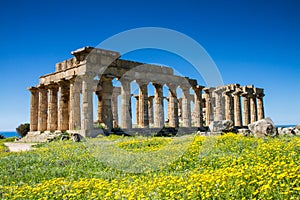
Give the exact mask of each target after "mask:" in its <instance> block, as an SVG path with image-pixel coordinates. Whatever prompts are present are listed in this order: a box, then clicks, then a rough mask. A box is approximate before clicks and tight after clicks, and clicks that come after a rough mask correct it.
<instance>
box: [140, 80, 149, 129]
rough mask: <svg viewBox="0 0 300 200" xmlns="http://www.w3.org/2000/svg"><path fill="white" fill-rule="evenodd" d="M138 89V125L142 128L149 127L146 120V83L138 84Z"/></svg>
mask: <svg viewBox="0 0 300 200" xmlns="http://www.w3.org/2000/svg"><path fill="white" fill-rule="evenodd" d="M138 84H139V86H140V89H139V123H140V126H141V127H142V128H148V127H149V118H148V88H147V86H148V85H147V83H145V82H141V81H140V82H138Z"/></svg>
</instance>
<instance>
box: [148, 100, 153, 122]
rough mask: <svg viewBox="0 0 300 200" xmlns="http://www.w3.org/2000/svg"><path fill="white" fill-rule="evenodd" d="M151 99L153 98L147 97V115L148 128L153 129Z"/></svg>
mask: <svg viewBox="0 0 300 200" xmlns="http://www.w3.org/2000/svg"><path fill="white" fill-rule="evenodd" d="M153 99H154V96H149V97H148V115H149V126H150V127H151V126H152V127H153V125H154V115H153Z"/></svg>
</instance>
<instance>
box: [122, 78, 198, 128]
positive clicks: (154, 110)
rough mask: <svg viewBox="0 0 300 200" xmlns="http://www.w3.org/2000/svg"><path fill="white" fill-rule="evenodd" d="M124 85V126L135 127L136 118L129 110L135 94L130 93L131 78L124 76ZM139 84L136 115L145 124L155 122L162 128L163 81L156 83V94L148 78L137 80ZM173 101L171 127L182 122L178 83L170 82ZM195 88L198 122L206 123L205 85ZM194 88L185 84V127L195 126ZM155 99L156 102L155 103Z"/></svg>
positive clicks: (183, 112)
mask: <svg viewBox="0 0 300 200" xmlns="http://www.w3.org/2000/svg"><path fill="white" fill-rule="evenodd" d="M120 81H121V83H122V86H121V99H122V116H121V119H122V123H121V127H122V128H131V127H132V120H131V115H130V114H129V112H128V110H129V109H130V108H131V104H128V103H127V102H129V99H130V97H131V94H130V80H120ZM137 83H138V85H139V94H138V95H137V96H135V98H136V119H137V124H138V125H139V126H140V127H142V128H145V127H149V126H150V125H152V124H153V126H154V127H157V128H159V127H160V128H161V127H163V126H164V124H165V122H164V104H163V100H164V96H163V84H159V83H154V84H153V85H154V88H155V91H154V96H148V88H147V85H148V83H147V82H142V81H137ZM168 87H169V102H168V118H169V126H170V127H178V126H179V117H178V98H177V94H176V88H177V86H176V85H172V84H169V85H168ZM193 89H194V91H195V106H194V111H195V113H197V116H196V117H195V126H198V127H200V126H203V115H202V104H201V102H202V89H203V87H202V86H196V87H194V88H193ZM189 90H190V88H188V87H182V91H183V98H182V119H183V124H182V125H183V127H191V107H190V102H189V97H190V92H189ZM153 99H154V103H153Z"/></svg>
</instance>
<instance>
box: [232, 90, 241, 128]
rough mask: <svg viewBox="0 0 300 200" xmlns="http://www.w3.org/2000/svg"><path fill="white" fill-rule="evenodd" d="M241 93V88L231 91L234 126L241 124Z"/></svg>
mask: <svg viewBox="0 0 300 200" xmlns="http://www.w3.org/2000/svg"><path fill="white" fill-rule="evenodd" d="M241 94H242V90H241V89H239V88H238V89H237V90H236V91H235V92H233V99H234V106H233V107H234V125H235V126H242V112H241V110H242V108H241Z"/></svg>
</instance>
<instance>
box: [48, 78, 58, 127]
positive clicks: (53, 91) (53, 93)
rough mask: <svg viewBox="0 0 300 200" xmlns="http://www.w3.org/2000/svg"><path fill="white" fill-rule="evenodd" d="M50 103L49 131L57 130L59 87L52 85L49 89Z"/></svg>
mask: <svg viewBox="0 0 300 200" xmlns="http://www.w3.org/2000/svg"><path fill="white" fill-rule="evenodd" d="M48 88H49V89H48V93H49V103H48V122H47V130H49V131H51V132H52V131H55V130H57V92H58V85H56V84H52V85H50V86H49V87H48Z"/></svg>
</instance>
